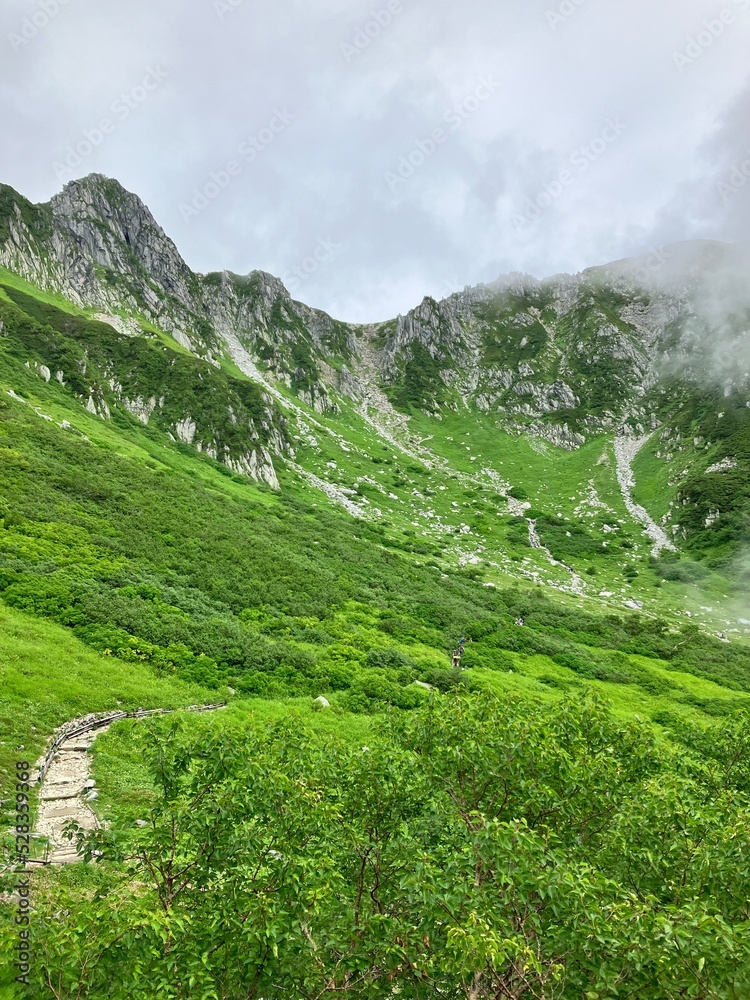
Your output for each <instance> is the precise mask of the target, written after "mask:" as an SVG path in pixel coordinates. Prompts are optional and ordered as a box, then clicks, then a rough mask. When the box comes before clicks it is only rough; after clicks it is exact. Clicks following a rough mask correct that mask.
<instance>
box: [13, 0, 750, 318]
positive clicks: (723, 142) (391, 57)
mask: <svg viewBox="0 0 750 1000" xmlns="http://www.w3.org/2000/svg"><path fill="white" fill-rule="evenodd" d="M749 43H750V0H628V2H627V3H625V2H624V0H465V2H464V3H462V4H458V3H456V2H455V0H450V2H449V0H67V2H61V0H2V5H1V6H0V51H2V58H1V59H0V108H2V144H1V145H0V180H2V181H5V182H6V183H9V184H11V185H13V186H14V187H15V188H17V189H18V190H20V191H21V192H22V193H23V194H25V195H26V196H27V197H29V198H31V199H32V200H34V201H44V200H47V199H48V198H49V197H50V196H51V195H52V194H54V193H55V192H56V191H57V190H59V189H60V188H61V187H62V185H63V184H64V183H65V182H66V181H68V180H71V179H73V178H75V177H79V176H83V175H85V174H88V173H91V172H92V171H98V172H102V173H105V174H108V175H110V176H113V177H117V178H118V179H119V180H120V181H121V182H122V183H123V184H124V185H125V186H126V187H128V188H129V189H130V190H133V191H135V192H136V193H137V194H139V195H140V196H141V197H142V198H143V200H144V201H145V202H146V203H147V204H148V205H149V207H150V208H151V210H152V212H153V213H154V215H155V217H156V219H157V220H158V221H159V223H160V224H161V225H162V226H163V227H164V229H165V230H166V231H167V233H168V234H169V235H170V236H171V237H172V238H173V239H174V240H175V242H176V244H177V246H178V247H179V249H180V251H181V252H182V254H183V256H184V257H185V259H186V260H187V262H188V263H189V264H190V265H191V266H192V267H193V268H194V269H196V270H199V271H210V270H221V269H223V268H228V269H230V270H233V271H237V272H239V273H245V272H247V271H249V270H252V269H253V268H261V269H263V270H267V271H271V272H272V273H274V274H276V275H278V276H280V277H282V278H284V279H285V280H286V282H287V284H288V285H289V286H290V287H291V288H292V290H293V292H294V295H295V297H296V298H300V299H302V300H303V301H306V302H309V303H310V304H312V305H315V306H318V307H320V308H323V309H326V310H327V311H328V312H330V313H332V314H333V315H335V316H337V317H339V318H341V319H347V320H351V321H368V320H379V319H385V318H388V317H391V316H394V315H395V314H396V313H398V312H405V311H406V310H408V309H409V308H411V307H413V306H414V305H416V304H418V303H419V301H420V300H421V299H422V297H423V296H424V295H426V294H432V295H436V296H441V295H446V294H448V293H449V292H451V291H454V290H456V289H459V288H462V287H463V286H464V285H466V284H475V283H477V282H480V281H491V280H493V279H495V278H496V277H497V276H498V275H500V274H501V273H504V272H507V271H514V270H518V271H528V272H530V273H532V274H535V275H537V276H539V277H543V276H546V275H549V274H553V273H556V272H559V271H577V270H579V269H581V268H583V267H586V266H588V265H592V264H599V263H604V262H606V261H609V260H614V259H617V258H620V257H624V256H629V255H633V254H642V253H648V252H649V250H650V249H651V248H652V247H654V246H658V245H660V244H662V243H665V242H671V241H675V240H682V239H691V238H696V237H710V238H717V239H723V240H746V239H747V236H748V232H749V228H748V227H749V226H750V87H749V84H750V70H749V69H748V66H750V60H748V53H749V52H750V44H749ZM92 147H93V148H92ZM76 150H77V151H76ZM71 152H72V153H73V154H74V156H72V157H71V155H70V154H71ZM81 154H84V155H81ZM743 164H744V167H743ZM295 271H296V273H295ZM308 272H309V273H308Z"/></svg>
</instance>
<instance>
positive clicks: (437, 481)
mask: <svg viewBox="0 0 750 1000" xmlns="http://www.w3.org/2000/svg"><path fill="white" fill-rule="evenodd" d="M62 16H63V15H61V18H62ZM65 16H67V14H66V15H65ZM232 16H235V15H234V14H232ZM394 16H395V15H394ZM561 30H562V29H561ZM749 274H750V262H749V261H748V258H747V256H746V254H745V252H744V251H743V250H742V249H741V248H740V247H739V246H738V245H737V244H730V243H724V242H714V241H709V240H699V241H687V242H680V243H674V244H669V245H667V246H665V247H664V248H663V249H662V250H661V251H660V252H659V255H658V258H656V259H654V258H653V257H648V258H635V259H626V260H621V261H618V262H615V263H610V264H602V265H601V266H596V267H592V268H589V269H587V270H584V271H582V272H581V273H578V274H575V275H571V274H558V275H556V276H554V277H551V278H549V279H545V280H541V279H537V278H533V277H531V276H529V275H525V274H520V273H514V274H510V275H507V276H504V277H501V278H499V279H498V280H497V281H495V282H493V283H489V284H479V285H476V286H473V287H467V288H465V290H464V291H463V292H455V293H453V294H450V295H448V296H447V297H445V298H443V299H442V300H440V301H438V300H436V299H434V298H431V297H427V298H425V299H424V300H423V301H422V302H421V304H420V305H418V306H417V307H416V308H414V309H413V310H411V311H410V312H408V313H407V314H405V315H400V316H398V317H397V318H396V319H393V320H390V321H386V322H378V323H372V324H354V323H350V322H343V321H340V320H338V319H335V318H332V317H331V316H329V315H327V314H326V313H325V312H323V311H321V310H319V309H314V308H311V307H309V306H307V305H305V304H303V303H302V302H300V301H297V300H296V299H294V298H292V295H291V294H290V292H289V291H288V290H287V289H286V288H285V286H284V284H283V283H282V282H281V281H280V280H279V279H278V278H276V277H273V276H272V275H270V274H268V273H265V272H262V271H252V272H251V273H249V274H247V275H242V276H240V275H237V274H233V273H231V272H229V271H222V272H215V273H208V274H199V273H196V272H194V271H193V270H191V269H190V268H189V267H188V265H187V264H186V263H185V261H184V260H183V258H182V256H181V255H180V253H179V252H178V249H177V247H176V246H175V244H174V243H173V242H172V240H171V239H170V238H169V237H168V236H167V235H166V234H165V232H164V231H163V230H162V228H161V227H160V225H159V224H158V222H157V221H156V220H155V218H154V217H153V216H152V214H151V212H150V211H149V209H148V208H147V207H146V205H145V204H144V203H143V202H142V201H141V200H140V198H139V197H138V196H137V195H136V194H133V193H131V192H129V191H127V190H126V189H125V188H124V187H123V186H122V185H121V184H120V183H118V182H117V181H116V180H113V179H110V178H108V177H105V176H103V175H101V174H91V175H89V176H87V177H85V178H83V179H81V180H75V181H71V182H69V183H67V184H66V185H65V186H64V188H63V190H62V191H61V192H60V193H58V194H56V195H55V196H54V197H53V198H52V199H51V201H49V202H47V203H44V204H34V203H32V202H31V201H29V200H27V199H26V198H25V197H24V196H23V194H21V193H18V192H17V191H16V190H14V189H13V188H11V187H9V186H0V653H1V655H0V681H1V683H0V737H1V738H0V831H2V851H3V866H2V875H1V876H0V998H2V1000H15V998H19V1000H20V998H22V997H30V998H33V1000H53V998H54V1000H82V998H91V1000H99V998H105V997H108V998H111V1000H193V998H195V1000H271V998H286V997H289V998H293V1000H323V998H327V997H331V998H333V997H336V996H344V997H349V996H351V997H364V998H367V1000H379V998H382V1000H396V998H398V1000H428V998H430V1000H433V998H445V1000H502V998H505V1000H531V998H537V1000H615V998H616V1000H625V998H630V1000H677V998H693V1000H746V998H747V997H748V996H750V902H749V900H750V894H749V893H748V886H749V885H750V853H749V852H748V841H749V838H750V641H749V640H750V375H748V372H750V350H749V347H748V345H749V344H750V340H749V339H748V331H749V330H750V293H748V288H750V285H749V284H748V275H749ZM188 709H192V711H188ZM198 709H204V710H203V711H198ZM25 845H27V846H25ZM19 886H21V887H22V888H20V889H19ZM19 914H22V915H23V917H24V918H25V919H22V918H21V917H19ZM19 928H21V929H22V930H23V931H24V933H22V934H19ZM19 949H20V952H21V953H22V960H21V963H20V965H19V958H18V955H19ZM23 955H25V956H26V958H25V959H24V958H23ZM19 968H21V969H22V973H21V975H19Z"/></svg>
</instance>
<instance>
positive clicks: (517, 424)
mask: <svg viewBox="0 0 750 1000" xmlns="http://www.w3.org/2000/svg"><path fill="white" fill-rule="evenodd" d="M732 253H733V252H732V250H731V248H726V247H722V246H721V245H719V244H711V243H706V244H701V243H699V244H687V245H684V246H680V247H678V248H671V249H667V250H664V251H661V252H659V253H658V254H656V255H652V256H651V257H650V258H646V259H644V260H643V261H625V262H619V263H617V264H613V265H608V266H607V267H603V268H592V269H589V270H588V271H585V272H583V273H581V274H579V275H558V276H555V277H553V278H550V279H548V280H546V281H539V280H538V279H536V278H533V277H531V276H529V275H523V274H512V275H508V276H505V277H503V278H501V279H499V280H498V281H497V282H495V283H493V284H487V285H479V286H476V287H474V288H467V289H465V290H464V291H463V292H457V293H455V294H453V295H450V296H449V297H447V298H446V299H444V300H443V301H441V302H437V301H435V300H434V299H431V298H426V299H425V300H424V301H423V302H422V303H421V304H420V305H419V306H417V307H416V308H415V309H413V310H411V311H410V312H409V313H407V314H406V315H405V316H399V317H397V318H396V319H395V320H394V321H391V322H389V323H383V324H376V325H373V326H369V327H358V326H353V325H351V324H346V323H342V322H338V321H336V320H334V319H332V318H331V317H330V316H328V315H326V314H325V313H323V312H321V311H320V310H316V309H312V308H310V307H308V306H306V305H304V304H302V303H300V302H296V301H294V300H293V299H292V297H291V296H290V294H289V292H288V291H287V289H286V288H285V287H284V285H283V284H282V282H281V281H279V280H278V279H277V278H275V277H273V276H272V275H270V274H266V273H265V272H262V271H253V272H251V273H250V274H248V275H247V276H244V277H241V276H238V275H235V274H231V273H230V272H226V271H224V272H219V273H214V274H208V275H198V274H195V273H193V272H192V271H191V270H190V268H189V267H188V266H187V264H186V263H185V262H184V260H183V259H182V257H181V256H180V254H179V252H178V250H177V248H176V247H175V245H174V243H173V242H172V241H171V240H170V239H169V237H168V236H166V234H165V233H164V231H163V230H162V229H161V228H160V226H159V225H158V223H157V222H156V221H155V219H154V218H153V216H152V214H151V213H150V211H149V210H148V208H147V207H146V206H145V205H144V204H143V203H142V202H141V201H140V199H139V198H138V197H137V196H135V195H133V194H131V193H129V192H127V191H126V190H125V189H124V188H122V186H121V185H120V184H119V183H118V182H116V181H113V180H110V179H108V178H105V177H103V176H101V175H96V174H94V175H91V176H89V177H87V178H84V179H83V180H79V181H74V182H71V183H70V184H68V185H66V187H65V188H64V190H63V191H62V192H61V193H60V194H58V195H56V196H55V197H54V198H53V199H52V200H51V201H50V202H49V204H47V205H42V206H33V205H31V204H30V203H29V202H28V201H26V200H25V199H23V198H22V197H21V196H20V195H17V194H16V193H15V192H13V191H12V190H11V189H10V188H2V189H0V265H2V266H4V267H6V268H8V269H9V270H12V271H14V272H16V273H18V274H20V275H21V276H23V277H24V278H26V279H28V280H29V281H31V282H33V283H34V284H36V285H38V286H40V287H42V288H44V289H46V290H50V291H54V292H57V293H60V294H62V295H64V296H66V297H67V298H69V299H71V300H72V301H74V302H75V303H77V304H78V305H79V306H83V307H87V308H93V309H95V310H97V312H98V315H99V317H100V318H102V319H106V320H107V321H108V322H110V323H111V324H112V325H113V326H115V327H116V328H117V329H118V330H120V332H122V333H124V334H126V335H133V334H134V333H138V332H139V318H142V319H145V320H147V321H148V322H150V323H152V324H154V325H155V326H157V327H158V328H159V329H161V330H163V331H165V332H167V333H169V334H170V335H171V336H172V337H173V338H174V339H175V340H176V341H177V342H178V343H179V344H181V345H182V346H183V347H185V348H187V349H188V350H189V351H190V352H192V353H193V354H194V355H196V356H197V357H200V358H202V359H204V360H206V361H208V362H211V363H213V364H216V359H217V358H218V357H219V356H220V355H221V354H222V353H226V354H228V355H230V356H232V357H235V356H239V353H240V352H242V357H243V363H244V362H246V361H247V359H248V358H249V359H250V360H251V364H252V366H254V370H255V372H256V374H257V376H258V380H259V381H261V382H262V383H265V384H266V386H267V387H269V388H270V386H272V385H284V386H286V387H287V388H289V389H290V390H292V392H293V393H295V394H296V396H297V397H298V398H299V399H300V400H301V401H302V402H303V403H305V404H306V405H307V406H309V407H310V408H311V409H313V410H314V411H317V412H319V413H324V412H327V411H334V412H335V411H336V410H337V409H338V408H339V406H338V403H337V401H336V400H337V396H339V397H340V396H344V397H349V398H350V399H352V400H353V401H354V402H355V403H357V404H358V405H359V406H360V407H361V408H362V409H363V412H364V413H365V414H366V415H368V419H370V420H371V421H372V422H374V423H376V424H377V425H378V427H379V429H381V430H382V432H383V434H384V436H386V437H388V438H390V437H393V436H394V435H396V436H399V435H402V434H403V433H405V427H404V426H403V423H400V417H399V415H398V414H397V410H395V409H394V407H393V405H391V404H392V403H395V405H396V408H397V409H400V410H401V411H406V412H408V410H409V409H410V408H413V407H416V408H419V409H422V410H424V411H425V412H427V413H431V414H434V415H435V416H440V413H441V411H442V410H443V409H445V408H451V409H453V410H458V409H460V408H461V407H463V406H466V405H469V406H476V407H477V408H478V409H479V410H482V411H484V412H486V413H488V414H495V415H496V416H497V422H498V425H499V426H502V427H504V428H505V429H507V430H508V431H510V432H511V433H516V434H532V435H534V436H536V437H539V438H542V439H545V440H546V441H548V442H550V443H551V444H553V445H555V446H557V447H560V448H565V449H570V450H572V449H576V448H579V447H580V446H581V445H583V444H584V443H585V442H586V440H588V438H589V437H591V436H592V435H596V434H601V433H605V432H615V431H616V430H617V429H618V428H620V427H621V425H622V424H623V423H627V424H628V427H629V429H630V431H631V433H632V434H634V435H641V436H642V435H644V434H647V433H650V432H651V431H653V430H654V429H655V427H656V426H658V424H659V422H660V421H659V419H658V414H659V400H658V393H657V392H656V390H657V389H658V386H659V385H660V384H661V383H662V381H663V380H664V379H666V378H672V379H674V377H675V375H676V376H678V377H679V378H680V379H682V380H683V381H684V382H685V384H686V385H688V386H689V385H694V384H699V383H700V382H701V381H702V380H705V379H706V375H707V372H713V373H715V377H716V379H718V380H719V381H720V382H721V383H722V385H726V387H727V392H730V391H739V390H740V389H741V384H742V380H743V378H744V379H745V383H746V382H747V375H746V374H744V369H743V372H738V370H737V365H736V358H737V350H738V349H739V350H740V356H742V353H741V352H742V351H743V350H744V351H745V353H747V350H746V346H745V347H742V345H743V344H744V340H743V339H742V338H743V337H744V336H745V335H746V329H745V328H741V327H742V324H741V323H740V328H738V327H737V325H736V315H735V318H734V320H730V319H729V318H728V314H727V313H726V310H725V311H724V313H721V310H720V309H719V305H718V304H717V301H716V300H717V298H719V299H720V298H721V296H720V295H719V296H717V295H716V294H709V293H710V292H711V289H713V290H714V291H716V289H720V290H721V294H722V295H724V296H725V298H727V301H728V302H730V301H731V303H732V308H733V310H734V312H733V315H734V314H735V313H736V312H737V310H736V309H735V308H734V303H735V299H736V297H737V288H738V287H741V286H742V280H741V278H744V274H745V273H746V271H743V270H742V268H739V270H738V271H737V274H733V275H730V276H729V277H727V273H728V264H727V261H728V260H729V259H730V258H731V260H732V261H733V262H734V265H736V261H735V260H734V257H733V256H732ZM734 265H733V266H734ZM729 270H731V269H729ZM735 270H737V268H736V267H735ZM738 275H739V277H738ZM738 282H739V284H738ZM701 303H703V304H706V303H708V304H710V307H711V308H705V309H703V308H702V306H701ZM717 309H718V311H717ZM123 313H124V314H125V318H123V315H122V314H123ZM732 322H734V323H735V326H734V327H732ZM727 344H732V345H734V348H733V360H734V361H735V363H734V365H732V364H729V365H727V364H726V363H725V362H726V357H725V355H726V353H727V351H726V345H727ZM738 344H739V345H740V347H739V348H738V347H737V345H738ZM237 345H239V347H238V346H237ZM730 353H732V351H730ZM235 359H236V358H235ZM747 367H748V369H750V362H749V363H748V365H747ZM243 370H245V371H247V370H248V367H247V364H244V369H243ZM686 391H687V390H686ZM152 403H153V405H152ZM88 405H89V408H93V411H94V412H98V413H99V414H100V415H102V416H106V410H105V408H106V402H101V401H98V400H97V399H96V398H95V397H93V396H92V398H91V399H90V400H89V403H88ZM124 405H125V406H126V407H127V408H129V409H130V411H131V413H134V414H135V415H136V416H137V418H138V419H142V420H144V422H145V421H146V420H148V419H149V418H150V414H151V411H153V410H154V409H156V408H158V398H156V399H155V400H151V399H150V398H138V397H136V398H129V399H127V400H125V402H124ZM193 423H194V415H193V414H190V413H185V414H183V416H182V420H181V421H180V426H181V427H182V428H183V430H182V432H180V431H177V436H178V437H179V438H180V439H181V440H183V441H190V440H191V435H190V427H191V426H192V424H193ZM271 423H273V421H271ZM202 446H203V448H204V449H205V450H206V451H208V452H209V453H211V448H212V445H211V442H205V441H204V442H203V445H202ZM213 450H214V451H215V453H216V455H217V456H218V457H219V458H220V460H224V458H222V457H221V448H220V447H218V446H217V447H215V448H214V449H213ZM283 451H284V447H283V442H282V441H275V440H274V439H273V436H272V437H271V439H270V440H268V441H265V442H263V450H260V449H258V448H251V449H250V450H249V451H248V453H247V456H246V457H245V458H237V456H234V457H233V458H231V459H227V462H228V464H230V465H231V467H233V468H235V470H236V471H241V472H243V473H245V474H248V475H253V476H256V477H260V478H264V479H266V481H268V482H271V483H275V482H276V475H275V472H274V471H273V455H274V454H282V453H283ZM232 463H233V464H232Z"/></svg>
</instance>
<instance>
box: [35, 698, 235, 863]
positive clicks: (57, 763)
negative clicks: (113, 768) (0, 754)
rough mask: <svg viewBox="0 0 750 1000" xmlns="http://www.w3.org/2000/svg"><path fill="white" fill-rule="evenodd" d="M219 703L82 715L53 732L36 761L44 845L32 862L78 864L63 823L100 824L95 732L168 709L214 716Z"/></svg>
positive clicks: (38, 832)
mask: <svg viewBox="0 0 750 1000" xmlns="http://www.w3.org/2000/svg"><path fill="white" fill-rule="evenodd" d="M223 707H224V706H223V705H206V706H195V707H192V708H188V709H172V710H170V709H154V710H152V711H146V710H139V711H138V712H114V713H111V714H110V715H106V716H85V717H84V718H83V719H76V720H74V721H73V722H69V723H67V724H66V725H65V726H63V727H61V729H60V730H58V734H57V736H56V737H55V738H54V739H53V741H52V744H51V746H50V748H49V750H48V751H47V754H46V755H45V756H44V757H43V758H42V759H41V760H40V761H39V762H38V766H37V770H38V775H39V777H38V780H39V782H40V784H41V789H40V792H39V808H38V813H37V821H36V826H35V828H34V834H35V837H36V838H37V839H42V838H43V839H44V840H45V841H46V843H47V844H48V847H47V850H46V852H45V857H44V858H43V859H39V860H36V861H32V862H30V863H31V864H51V865H67V864H72V863H74V862H76V861H80V860H81V857H80V855H79V854H78V851H77V850H76V847H75V844H74V843H73V842H72V841H70V840H68V839H67V838H66V837H65V835H64V831H65V827H66V825H67V824H68V823H76V824H77V825H78V826H80V827H81V829H83V830H96V829H98V827H99V820H98V817H97V815H96V813H95V812H94V809H93V808H92V806H91V804H90V803H92V802H94V801H95V800H96V799H97V797H98V792H97V791H96V787H95V784H96V783H95V782H94V780H93V778H92V777H91V750H92V747H93V744H94V741H95V740H96V738H97V736H98V735H99V734H100V733H106V732H107V730H108V729H109V728H110V726H111V725H113V724H114V723H115V722H120V721H121V720H122V719H142V718H146V717H147V716H149V715H169V714H171V712H172V711H188V712H215V711H218V710H219V709H221V708H223Z"/></svg>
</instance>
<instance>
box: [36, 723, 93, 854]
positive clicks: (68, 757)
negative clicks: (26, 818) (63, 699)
mask: <svg viewBox="0 0 750 1000" xmlns="http://www.w3.org/2000/svg"><path fill="white" fill-rule="evenodd" d="M108 729H109V726H103V727H102V728H101V729H99V730H97V731H95V732H90V733H84V734H83V735H81V736H73V737H71V739H69V740H66V741H65V742H64V743H63V744H62V745H61V746H60V747H59V748H58V750H57V752H56V753H55V755H54V756H53V758H52V761H51V763H50V766H49V768H48V770H47V774H46V775H45V777H44V782H43V784H42V788H41V791H40V793H39V812H38V816H37V822H36V834H37V837H44V838H46V839H47V841H48V843H49V848H48V850H47V853H46V858H45V860H46V861H48V862H49V863H50V864H53V865H65V864H70V863H71V862H74V861H80V860H81V859H80V856H79V854H78V852H77V850H76V846H75V843H74V842H73V841H70V840H67V839H66V838H65V836H64V829H65V826H66V824H67V823H71V822H73V823H77V824H78V826H80V827H81V828H82V829H83V830H96V829H97V828H98V826H99V821H98V819H97V817H96V813H95V812H94V811H93V809H92V808H91V806H90V805H89V802H90V801H93V800H94V798H96V794H97V793H96V791H95V790H94V781H93V779H92V778H91V771H90V768H91V753H90V751H91V747H92V744H93V743H94V740H95V739H96V737H97V736H98V735H99V733H104V732H106V731H107V730H108Z"/></svg>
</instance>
